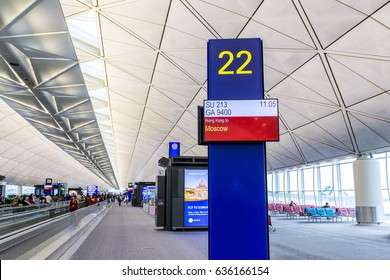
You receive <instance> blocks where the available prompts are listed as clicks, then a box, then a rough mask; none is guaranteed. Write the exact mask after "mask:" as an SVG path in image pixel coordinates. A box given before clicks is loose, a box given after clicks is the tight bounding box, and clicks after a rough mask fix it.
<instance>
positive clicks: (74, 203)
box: [69, 196, 79, 212]
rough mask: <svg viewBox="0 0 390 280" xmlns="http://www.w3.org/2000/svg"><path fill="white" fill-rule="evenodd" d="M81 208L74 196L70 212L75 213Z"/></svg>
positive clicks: (71, 200) (70, 204)
mask: <svg viewBox="0 0 390 280" xmlns="http://www.w3.org/2000/svg"><path fill="white" fill-rule="evenodd" d="M78 208H79V205H78V201H77V199H76V197H75V196H72V198H71V199H70V202H69V210H70V212H73V211H75V210H77V209H78Z"/></svg>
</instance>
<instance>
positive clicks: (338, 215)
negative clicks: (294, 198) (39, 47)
mask: <svg viewBox="0 0 390 280" xmlns="http://www.w3.org/2000/svg"><path fill="white" fill-rule="evenodd" d="M308 209H314V210H308ZM317 209H320V210H319V211H318V212H319V213H317ZM321 209H325V210H321ZM268 211H269V213H270V214H271V215H274V216H275V215H277V214H286V216H287V218H288V219H296V218H298V217H301V216H304V217H308V220H309V221H322V220H323V219H327V220H331V221H336V222H337V221H338V220H340V221H342V218H344V217H345V218H347V219H349V218H351V220H353V219H355V218H356V210H355V208H336V207H330V208H322V207H319V206H315V205H293V206H290V205H289V204H283V203H268ZM324 212H325V213H324ZM312 214H315V215H312Z"/></svg>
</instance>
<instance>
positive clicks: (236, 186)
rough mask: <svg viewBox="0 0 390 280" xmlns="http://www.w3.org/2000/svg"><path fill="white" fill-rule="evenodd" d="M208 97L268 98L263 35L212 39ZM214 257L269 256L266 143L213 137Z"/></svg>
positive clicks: (210, 158) (211, 254)
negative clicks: (214, 139) (265, 83)
mask: <svg viewBox="0 0 390 280" xmlns="http://www.w3.org/2000/svg"><path fill="white" fill-rule="evenodd" d="M207 47H208V54H207V55H208V100H245V99H248V100H249V99H252V100H253V99H263V98H264V97H263V96H264V94H263V56H262V41H261V40H260V39H224V40H210V41H209V42H208V46H207ZM208 161H209V259H211V260H267V259H269V243H268V224H267V188H266V160H265V143H264V142H210V143H209V145H208Z"/></svg>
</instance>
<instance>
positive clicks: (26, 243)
mask: <svg viewBox="0 0 390 280" xmlns="http://www.w3.org/2000/svg"><path fill="white" fill-rule="evenodd" d="M107 205H110V204H109V203H106V202H104V201H103V202H100V203H98V204H95V205H91V206H88V207H85V208H81V209H79V210H77V211H74V212H70V213H66V214H64V215H61V216H59V217H56V218H52V219H49V220H46V221H43V222H39V223H37V224H34V225H31V226H28V227H26V228H23V229H20V230H17V231H14V232H11V233H8V234H5V235H3V236H0V259H3V260H5V259H17V258H20V257H21V255H22V254H23V256H22V259H26V258H30V257H31V256H32V255H33V254H35V253H36V251H37V250H39V249H44V247H47V246H48V245H49V244H50V243H51V241H50V238H52V237H53V236H55V235H56V234H58V233H60V232H62V231H63V230H66V229H69V228H70V227H71V226H72V225H73V226H76V225H77V224H78V223H79V222H80V221H81V220H82V219H83V218H85V217H87V216H88V215H92V216H96V215H95V214H98V213H99V212H101V211H103V210H104V209H106V208H107ZM60 207H63V206H60ZM44 235H47V238H45V241H44V242H43V241H42V238H44V237H43V236H44ZM61 235H62V234H61ZM45 242H47V243H48V244H43V243H45ZM72 242H74V241H73V240H72ZM68 243H69V242H68ZM42 244H43V245H42ZM19 246H23V248H24V250H23V252H22V253H20V252H19V251H20V249H19V248H18V247H19ZM40 246H44V247H43V248H40ZM52 254H56V253H52ZM16 255H17V257H16Z"/></svg>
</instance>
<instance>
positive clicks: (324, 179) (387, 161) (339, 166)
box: [267, 153, 390, 214]
mask: <svg viewBox="0 0 390 280" xmlns="http://www.w3.org/2000/svg"><path fill="white" fill-rule="evenodd" d="M375 158H376V159H378V160H379V162H380V168H381V184H382V194H383V202H384V207H385V214H390V187H389V185H390V184H389V181H390V153H382V154H377V155H375ZM354 161H355V159H354V158H352V159H347V160H339V161H333V162H328V163H323V164H317V165H310V166H309V165H308V166H305V167H299V168H290V169H288V170H278V171H273V172H269V173H268V176H267V178H268V201H269V202H281V203H289V202H290V201H291V200H293V201H294V202H295V203H297V204H300V205H315V206H322V205H324V204H325V203H326V202H329V203H330V205H331V206H333V207H355V191H354V182H353V162H354Z"/></svg>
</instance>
